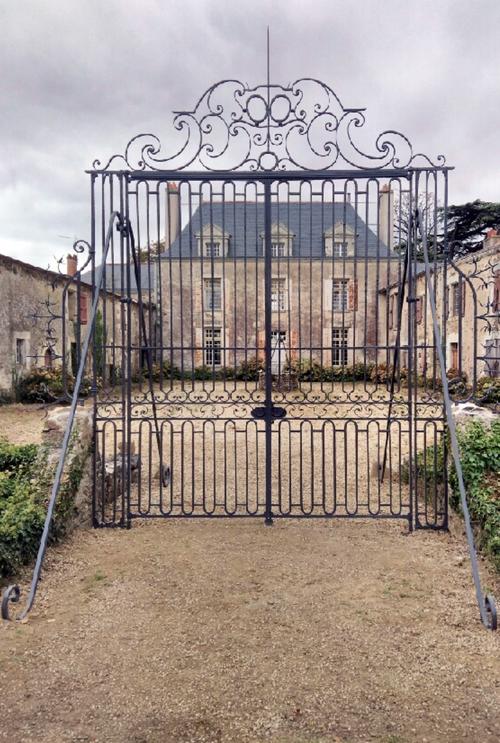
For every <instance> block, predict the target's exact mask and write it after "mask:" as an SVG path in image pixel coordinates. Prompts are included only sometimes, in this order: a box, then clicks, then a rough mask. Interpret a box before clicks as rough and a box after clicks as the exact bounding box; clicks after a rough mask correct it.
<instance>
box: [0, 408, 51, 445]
mask: <svg viewBox="0 0 500 743" xmlns="http://www.w3.org/2000/svg"><path fill="white" fill-rule="evenodd" d="M46 415H47V409H46V408H42V407H41V406H39V405H23V404H22V403H18V404H15V405H2V406H1V407H0V437H3V438H6V439H7V440H8V441H10V442H11V443H12V444H39V443H40V442H41V440H42V428H43V421H44V419H45V416H46Z"/></svg>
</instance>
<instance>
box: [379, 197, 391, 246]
mask: <svg viewBox="0 0 500 743" xmlns="http://www.w3.org/2000/svg"><path fill="white" fill-rule="evenodd" d="M393 196H394V195H393V193H392V190H391V189H390V187H389V184H387V183H386V184H385V185H384V186H382V188H381V189H380V193H379V197H378V224H379V238H380V239H381V240H383V241H384V243H385V244H386V245H387V247H388V248H389V250H392V248H393V246H394V198H393Z"/></svg>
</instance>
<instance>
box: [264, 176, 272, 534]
mask: <svg viewBox="0 0 500 743" xmlns="http://www.w3.org/2000/svg"><path fill="white" fill-rule="evenodd" d="M264 235H265V239H264V312H265V321H264V327H265V333H266V340H265V347H264V348H265V350H264V353H265V357H266V358H265V376H266V378H265V394H266V403H265V418H264V420H265V426H266V504H265V513H264V520H265V523H266V524H267V525H268V526H271V525H272V523H273V512H272V425H273V380H272V374H271V330H272V327H271V309H272V308H271V271H272V261H271V257H272V256H271V181H270V180H266V181H264Z"/></svg>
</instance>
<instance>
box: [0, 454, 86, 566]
mask: <svg viewBox="0 0 500 743" xmlns="http://www.w3.org/2000/svg"><path fill="white" fill-rule="evenodd" d="M85 457H86V454H85V453H84V452H82V453H81V454H78V455H76V456H75V457H74V458H73V459H72V461H71V466H70V467H69V470H68V471H67V472H66V474H65V477H64V478H63V481H62V483H61V487H60V490H59V496H58V499H57V503H56V508H55V512H54V518H53V522H52V526H51V531H50V541H51V542H54V541H56V540H58V539H60V538H61V537H62V536H63V535H64V534H65V533H66V531H67V528H68V524H69V523H70V519H71V517H72V516H73V514H74V512H75V506H74V503H75V495H76V492H77V490H78V487H79V485H80V481H81V478H82V475H83V467H84V461H85ZM53 477H54V471H53V469H52V468H49V467H48V465H47V461H46V450H45V449H44V448H43V447H37V446H35V445H34V444H27V445H22V446H17V445H14V444H9V443H8V442H6V441H0V577H7V576H9V575H11V574H12V573H14V572H16V571H17V570H18V569H19V567H20V566H21V565H22V564H24V563H26V562H29V561H30V560H32V559H33V558H34V557H35V556H36V554H37V551H38V546H39V543H40V537H41V535H42V531H43V525H44V522H45V514H46V508H47V498H48V496H49V493H50V488H51V485H52V482H53Z"/></svg>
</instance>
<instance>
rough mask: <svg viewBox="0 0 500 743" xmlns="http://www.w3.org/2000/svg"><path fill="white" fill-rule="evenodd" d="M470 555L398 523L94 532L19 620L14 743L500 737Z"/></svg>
mask: <svg viewBox="0 0 500 743" xmlns="http://www.w3.org/2000/svg"><path fill="white" fill-rule="evenodd" d="M464 558H465V545H464V542H463V539H462V536H461V534H457V535H456V536H453V535H452V534H432V533H418V534H413V535H409V536H408V535H407V534H406V533H405V531H404V527H403V528H402V527H401V525H398V524H394V523H387V522H383V523H382V522H378V523H374V522H371V523H365V522H334V523H333V522H323V521H314V522H304V521H302V522H286V521H285V522H283V521H282V522H279V523H276V524H275V525H274V526H272V527H265V526H264V525H263V524H262V522H261V521H253V520H247V521H241V520H235V521H233V522H227V521H212V522H201V521H183V522H175V523H173V522H161V523H160V522H154V523H153V522H147V523H145V524H142V523H139V522H135V523H134V526H133V528H132V530H131V531H128V532H127V531H119V530H100V531H90V530H89V531H80V532H78V533H75V534H74V536H73V537H72V538H71V540H69V541H68V542H67V543H65V544H64V545H61V546H59V547H57V548H55V549H52V550H50V553H49V559H48V566H47V571H46V573H45V580H44V581H43V583H42V584H41V586H40V594H39V600H38V601H37V604H36V605H35V609H34V611H33V613H32V615H31V618H30V620H29V622H28V623H27V624H20V625H19V624H18V625H16V624H14V623H12V624H7V623H4V624H3V626H2V635H1V643H0V670H1V681H0V684H1V694H0V719H1V720H2V723H1V725H0V740H2V741H9V743H18V742H19V743H20V742H21V741H22V742H23V743H24V742H26V743H30V742H31V741H36V742H37V743H49V741H50V742H52V741H54V742H57V743H59V742H61V743H64V742H65V741H80V742H83V741H85V742H86V743H97V742H98V743H101V742H102V743H104V742H108V743H174V741H175V743H184V742H186V743H187V742H188V741H193V742H196V743H198V741H199V742H202V741H207V742H208V741H210V742H214V743H215V742H220V743H226V742H229V741H231V742H233V741H234V742H235V743H247V742H248V743H249V742H250V741H252V742H254V743H257V742H262V743H264V742H265V741H270V742H271V743H332V742H333V743H335V742H337V743H339V742H342V743H354V742H355V741H378V742H379V743H409V742H412V741H422V742H423V741H427V742H431V741H436V742H437V741H453V742H459V741H473V742H477V741H485V740H491V741H494V740H499V739H500V720H499V717H498V709H499V702H500V694H499V690H500V671H499V663H498V660H499V652H498V650H499V637H500V636H499V635H496V636H495V635H494V634H493V633H488V632H487V631H485V630H484V629H483V628H482V626H481V625H480V623H479V621H478V616H477V608H476V605H475V601H474V593H473V589H472V584H471V579H470V572H469V567H468V563H467V561H466V559H464ZM490 580H491V578H490Z"/></svg>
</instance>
